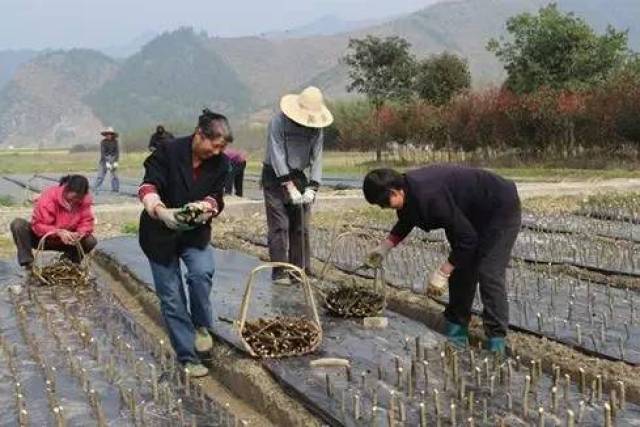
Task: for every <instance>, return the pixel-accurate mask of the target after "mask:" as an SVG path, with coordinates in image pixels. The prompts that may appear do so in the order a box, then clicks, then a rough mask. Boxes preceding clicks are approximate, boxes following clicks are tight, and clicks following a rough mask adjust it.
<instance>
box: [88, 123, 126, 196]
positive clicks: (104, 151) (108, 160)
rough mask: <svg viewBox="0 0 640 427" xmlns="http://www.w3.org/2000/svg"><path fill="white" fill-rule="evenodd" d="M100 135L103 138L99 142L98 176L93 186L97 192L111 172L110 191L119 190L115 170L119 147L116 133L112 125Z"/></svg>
mask: <svg viewBox="0 0 640 427" xmlns="http://www.w3.org/2000/svg"><path fill="white" fill-rule="evenodd" d="M100 135H102V136H103V137H104V139H103V140H102V141H101V142H100V161H99V162H98V176H97V177H96V185H95V187H94V189H95V191H96V192H97V191H98V190H99V189H100V187H101V186H102V181H104V177H105V176H106V175H107V172H109V173H111V191H113V192H116V193H117V192H118V191H120V180H119V179H118V175H117V174H116V171H117V170H118V160H120V149H119V147H118V134H117V133H116V131H115V130H113V128H112V127H108V128H106V129H105V130H103V131H102V132H100Z"/></svg>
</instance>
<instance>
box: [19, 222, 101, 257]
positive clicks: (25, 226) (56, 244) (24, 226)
mask: <svg viewBox="0 0 640 427" xmlns="http://www.w3.org/2000/svg"><path fill="white" fill-rule="evenodd" d="M10 228H11V234H12V235H13V241H14V243H15V244H16V248H17V249H18V264H20V265H21V266H25V265H30V264H32V263H33V249H35V248H37V247H38V242H40V237H38V236H36V234H35V233H34V232H33V230H32V229H31V223H29V221H27V220H26V219H22V218H16V219H14V220H13V221H11V226H10ZM97 244H98V241H97V240H96V238H95V237H93V236H92V235H88V236H85V237H83V238H82V240H80V245H82V249H83V250H84V252H85V253H89V252H91V251H92V250H93V248H95V247H96V245H97ZM44 248H45V250H48V251H59V252H64V254H65V255H66V256H67V257H68V258H69V259H70V260H71V261H73V262H76V263H77V262H80V254H79V253H78V249H77V248H76V246H75V245H65V244H64V243H62V242H61V241H59V240H57V239H53V236H52V237H50V238H48V239H47V241H46V242H45V246H44Z"/></svg>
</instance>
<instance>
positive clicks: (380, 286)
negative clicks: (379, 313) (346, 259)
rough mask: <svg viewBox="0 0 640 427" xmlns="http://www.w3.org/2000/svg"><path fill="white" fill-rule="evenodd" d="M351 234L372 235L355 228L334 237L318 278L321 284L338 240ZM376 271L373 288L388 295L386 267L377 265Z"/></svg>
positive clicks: (358, 268) (358, 235) (357, 235)
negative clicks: (385, 275) (385, 276)
mask: <svg viewBox="0 0 640 427" xmlns="http://www.w3.org/2000/svg"><path fill="white" fill-rule="evenodd" d="M350 236H355V237H371V234H369V233H367V232H364V231H358V230H353V231H345V232H343V233H340V234H338V235H337V236H336V238H335V239H333V242H331V247H330V248H329V255H328V256H327V259H326V260H325V262H324V265H323V266H322V270H321V271H320V277H319V278H318V281H319V282H320V283H319V284H320V286H322V285H323V284H324V276H325V274H326V273H327V270H329V265H330V263H331V260H332V258H333V255H334V254H335V250H336V247H337V246H338V242H339V241H340V240H342V239H344V238H346V237H350ZM362 268H364V266H359V267H357V268H356V269H355V270H354V272H357V271H358V270H360V269H362ZM373 270H374V273H373V288H374V290H375V291H376V292H378V293H382V294H383V295H385V296H386V282H385V278H384V268H382V267H376V268H374V269H373Z"/></svg>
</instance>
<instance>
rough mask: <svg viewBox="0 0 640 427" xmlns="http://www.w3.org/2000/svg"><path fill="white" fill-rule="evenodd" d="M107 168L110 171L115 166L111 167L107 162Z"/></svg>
mask: <svg viewBox="0 0 640 427" xmlns="http://www.w3.org/2000/svg"><path fill="white" fill-rule="evenodd" d="M105 166H106V167H107V170H108V171H110V170H111V169H113V166H112V165H111V163H109V162H107V163H106V164H105Z"/></svg>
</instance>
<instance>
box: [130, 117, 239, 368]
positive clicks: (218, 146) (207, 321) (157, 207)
mask: <svg viewBox="0 0 640 427" xmlns="http://www.w3.org/2000/svg"><path fill="white" fill-rule="evenodd" d="M232 141H233V136H232V134H231V129H230V128H229V123H228V121H227V119H226V117H224V116H223V115H220V114H216V113H213V112H211V111H209V110H204V111H203V113H202V115H201V116H200V117H199V119H198V127H197V128H196V131H195V133H194V134H193V135H191V136H188V137H184V138H178V139H175V140H172V141H169V142H167V143H166V144H162V145H160V146H158V149H157V150H156V151H154V152H153V153H152V154H151V155H150V156H149V157H148V158H147V159H146V160H145V162H144V167H145V176H144V180H143V183H142V185H141V186H140V189H139V196H140V199H141V200H142V203H143V204H144V211H143V212H142V215H141V216H140V237H139V240H140V246H141V248H142V250H143V252H144V253H145V255H146V256H147V258H148V259H149V264H150V266H151V273H152V275H153V282H154V285H155V289H156V293H157V294H158V297H159V298H160V308H161V310H162V315H163V317H164V321H165V324H166V325H167V329H168V330H169V337H170V338H171V343H172V345H173V348H174V349H175V351H176V354H177V355H178V360H179V361H180V362H181V363H182V364H183V365H185V368H186V371H187V373H188V375H191V376H195V377H198V376H204V375H206V374H207V368H205V367H204V366H203V365H202V364H201V363H200V360H199V358H198V356H197V354H196V351H198V352H201V353H206V352H208V351H210V350H211V347H212V340H211V336H210V334H209V330H210V329H211V326H212V321H213V319H212V312H211V303H210V301H209V294H210V292H211V285H212V280H213V274H214V260H213V250H212V248H211V245H210V241H211V227H210V225H211V219H212V218H213V217H215V216H217V215H219V214H220V212H221V211H222V209H223V207H224V204H223V199H222V195H223V192H224V183H225V179H226V176H227V172H228V170H229V160H228V158H227V157H226V156H224V155H223V154H222V152H223V150H224V148H225V146H226V145H227V144H228V143H230V142H232ZM185 206H188V207H192V208H195V209H198V210H199V211H200V212H201V214H200V216H199V217H198V218H197V219H196V222H197V224H198V225H196V226H195V227H185V225H184V224H181V223H180V221H179V220H178V219H177V218H176V213H177V211H178V210H179V208H181V207H185ZM180 261H182V262H183V263H184V264H185V266H186V268H187V274H186V281H187V287H188V289H189V310H188V309H187V304H186V295H185V293H184V288H183V284H182V271H181V268H180Z"/></svg>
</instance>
